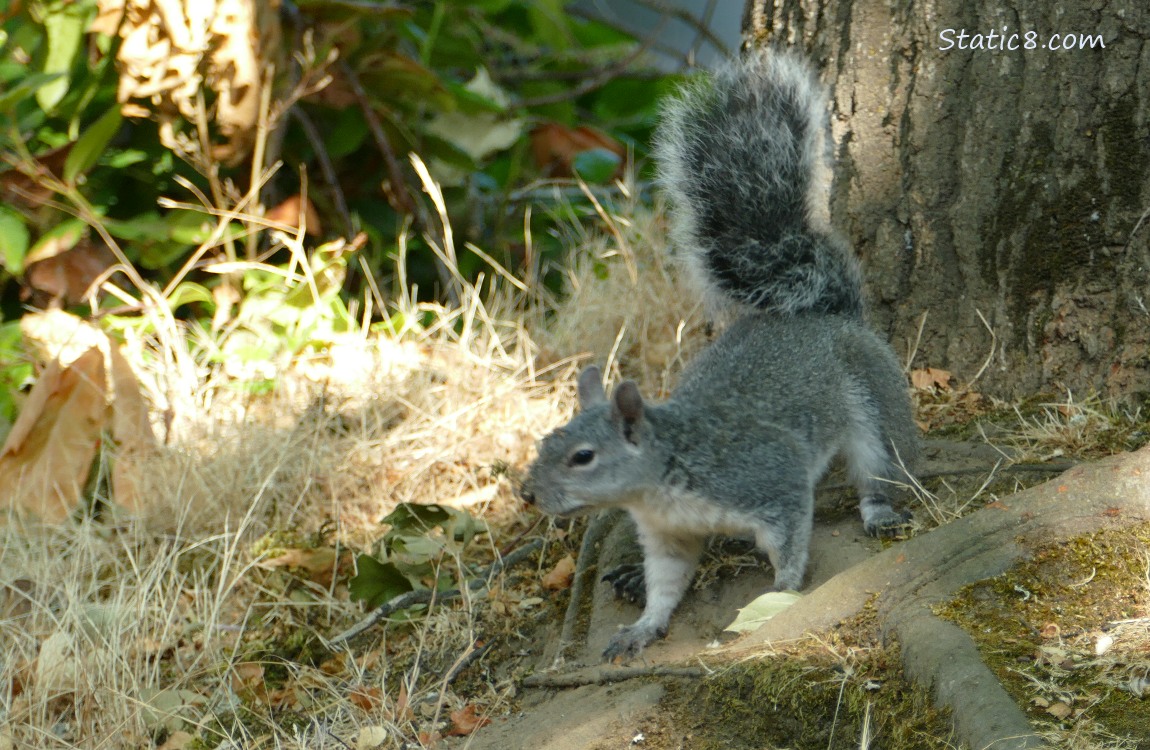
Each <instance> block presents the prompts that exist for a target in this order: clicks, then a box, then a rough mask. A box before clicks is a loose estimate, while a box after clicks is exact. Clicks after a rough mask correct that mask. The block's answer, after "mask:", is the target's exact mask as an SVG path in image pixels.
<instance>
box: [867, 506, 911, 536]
mask: <svg viewBox="0 0 1150 750" xmlns="http://www.w3.org/2000/svg"><path fill="white" fill-rule="evenodd" d="M913 518H914V517H913V516H912V515H911V514H910V512H909V511H905V510H904V511H901V512H900V511H896V510H894V509H893V508H887V509H885V510H884V511H882V512H879V513H875V514H874V515H873V516H872V517H871V518H868V519H866V521H865V522H864V523H863V530H864V531H866V533H867V534H869V535H870V536H876V537H878V538H879V539H902V538H905V537H907V536H909V534H908V532H909V531H910V527H911V521H912V520H913Z"/></svg>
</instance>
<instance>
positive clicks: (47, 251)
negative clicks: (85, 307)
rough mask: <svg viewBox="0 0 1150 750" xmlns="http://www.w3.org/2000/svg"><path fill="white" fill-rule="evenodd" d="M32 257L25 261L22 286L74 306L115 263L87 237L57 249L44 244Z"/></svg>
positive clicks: (101, 248)
mask: <svg viewBox="0 0 1150 750" xmlns="http://www.w3.org/2000/svg"><path fill="white" fill-rule="evenodd" d="M34 256H35V257H33V255H29V256H28V257H27V258H26V259H25V262H26V266H25V268H24V281H25V283H26V284H27V285H28V286H29V287H31V288H32V289H34V290H36V291H37V292H40V293H42V294H43V295H45V297H47V298H50V299H54V300H55V299H58V300H63V302H64V304H65V305H78V304H80V303H82V302H83V301H84V300H85V299H87V294H88V291H89V289H91V288H92V285H93V284H94V283H95V282H96V281H98V280H100V279H101V278H102V277H103V276H104V274H106V273H107V271H108V269H110V268H111V267H112V266H113V265H115V263H116V258H115V256H113V255H112V253H111V251H110V250H108V248H106V247H104V245H102V244H97V243H96V242H93V241H92V240H90V239H87V238H82V239H80V240H79V241H78V242H76V244H75V245H74V246H71V247H67V248H59V249H58V248H56V247H55V246H54V245H53V243H51V242H48V243H45V245H44V246H43V247H42V248H41V249H40V251H39V252H37V253H35V254H34Z"/></svg>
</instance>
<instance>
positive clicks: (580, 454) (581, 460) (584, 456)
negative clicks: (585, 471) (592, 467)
mask: <svg viewBox="0 0 1150 750" xmlns="http://www.w3.org/2000/svg"><path fill="white" fill-rule="evenodd" d="M594 460H595V451H593V450H591V449H590V448H583V449H581V450H577V451H575V452H574V453H572V454H571V465H572V466H586V465H587V464H589V463H591V462H592V461H594Z"/></svg>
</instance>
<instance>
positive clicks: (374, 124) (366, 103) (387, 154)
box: [339, 62, 426, 227]
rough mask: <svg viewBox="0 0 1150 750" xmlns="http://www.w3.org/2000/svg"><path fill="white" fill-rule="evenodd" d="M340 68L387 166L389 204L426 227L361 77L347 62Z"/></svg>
mask: <svg viewBox="0 0 1150 750" xmlns="http://www.w3.org/2000/svg"><path fill="white" fill-rule="evenodd" d="M339 67H340V70H341V71H342V72H343V74H344V76H345V77H346V78H347V82H348V85H350V86H351V90H352V93H353V94H355V100H356V102H357V103H358V104H359V109H360V111H361V112H363V119H365V120H366V121H367V127H368V129H369V130H370V131H371V137H372V138H373V139H374V140H375V145H376V148H378V149H379V152H380V154H382V155H383V161H384V163H385V164H386V165H387V180H388V183H389V184H390V185H391V189H390V190H389V191H388V196H387V198H388V202H389V203H391V206H392V208H394V209H395V210H396V211H399V212H400V213H404V214H408V215H410V216H413V217H415V218H416V220H417V221H418V222H419V226H420V227H423V226H425V225H426V222H424V221H422V218H423V217H422V216H420V215H418V213H417V210H416V205H415V201H414V200H413V199H412V197H411V193H409V192H408V191H407V182H406V181H405V180H404V179H403V170H402V169H401V168H400V166H399V160H398V159H396V158H395V152H394V151H392V149H391V142H390V141H388V140H387V134H386V133H384V132H383V123H382V122H381V121H380V119H379V115H378V114H376V112H375V107H373V106H371V100H370V99H368V97H367V91H366V90H364V88H363V84H362V83H361V82H360V80H359V76H358V75H356V72H355V71H354V70H352V68H351V66H350V65H348V64H347V63H346V62H340V64H339Z"/></svg>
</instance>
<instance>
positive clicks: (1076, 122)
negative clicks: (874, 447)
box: [744, 0, 1150, 400]
mask: <svg viewBox="0 0 1150 750" xmlns="http://www.w3.org/2000/svg"><path fill="white" fill-rule="evenodd" d="M754 21H757V22H758V27H759V28H758V29H757V30H755V29H751V30H750V31H751V33H752V34H753V35H754V36H755V37H756V38H754V39H753V40H751V42H750V43H752V44H762V43H764V39H763V37H764V36H766V37H767V41H769V42H771V43H781V44H784V45H793V46H799V47H801V48H803V49H805V50H806V51H807V52H808V53H809V54H810V56H811V57H812V59H813V60H814V61H815V63H816V65H818V66H819V67H820V68H821V69H822V71H823V77H824V80H826V81H827V83H828V85H829V86H830V89H831V92H832V96H833V99H834V111H833V114H832V135H833V138H834V144H835V155H836V165H835V169H836V176H835V181H834V184H833V187H832V195H831V212H832V216H833V218H834V222H835V224H836V225H837V226H838V227H839V228H840V229H841V230H843V231H845V232H846V234H847V236H848V237H849V239H850V240H851V241H852V243H853V245H854V247H855V248H856V249H857V251H858V252H859V254H860V256H861V257H862V259H863V261H864V263H865V264H866V269H867V286H868V295H869V299H870V302H871V305H870V309H871V318H872V323H873V324H874V325H875V326H876V327H878V328H879V329H881V330H885V331H886V332H887V333H889V334H890V336H891V340H892V341H893V342H894V343H895V345H896V348H904V350H905V351H906V352H907V353H908V355H909V353H910V352H912V351H913V352H914V359H913V362H912V366H914V367H923V366H927V365H929V366H933V367H941V368H945V369H948V370H950V371H952V372H953V373H954V374H955V376H956V378H957V380H958V381H959V383H960V384H965V383H967V382H969V381H971V380H974V379H975V378H976V376H977V378H978V379H977V384H976V388H977V389H979V390H983V391H987V392H991V393H995V394H997V395H1001V396H1006V397H1013V396H1018V395H1020V394H1024V393H1035V392H1038V391H1048V392H1052V393H1056V394H1057V393H1060V392H1064V391H1065V390H1069V391H1070V392H1071V393H1072V394H1073V395H1074V396H1075V397H1076V398H1077V397H1081V396H1083V395H1084V394H1086V393H1088V392H1091V391H1099V392H1101V393H1103V394H1105V395H1116V396H1122V397H1124V398H1126V399H1128V400H1137V399H1141V398H1145V397H1146V396H1147V395H1148V394H1150V357H1148V356H1147V351H1150V286H1148V281H1150V220H1147V221H1145V222H1143V223H1142V224H1141V226H1139V222H1140V219H1144V218H1146V212H1147V210H1148V207H1150V44H1148V43H1147V42H1148V40H1150V6H1147V5H1146V3H1144V2H1142V0H1117V1H1110V2H1108V1H1107V0H1076V2H1073V3H1048V2H1046V1H1045V0H1005V1H1004V0H935V1H933V2H931V1H929V0H903V1H902V2H898V3H875V2H868V1H866V0H857V1H856V0H751V1H750V2H748V8H747V12H746V13H745V16H744V23H745V31H746V30H747V28H746V24H750V23H752V22H754ZM1004 28H1005V34H1006V35H1007V37H1008V38H1009V35H1011V34H1015V33H1017V34H1018V35H1019V37H1018V38H1017V40H1016V41H1017V43H1018V44H1019V45H1020V48H1019V49H1017V50H1014V51H1010V50H1006V49H1000V47H1001V46H1002V45H1003V41H1004V37H1003V29H1004ZM948 29H949V30H951V31H950V32H946V30H948ZM992 30H993V31H994V32H995V35H996V36H995V37H993V38H988V36H987V35H989V33H990V32H991V31H992ZM960 31H965V32H966V33H967V35H968V37H967V39H966V41H965V45H964V46H965V47H967V48H966V49H960V48H959V41H960V37H959V36H958V34H959V32H960ZM975 34H981V35H982V37H981V38H975V37H974V36H973V35H975ZM1054 34H1059V35H1067V36H1064V37H1061V38H1062V39H1066V38H1069V37H1070V36H1072V37H1073V39H1074V40H1075V41H1077V39H1078V37H1079V35H1099V36H1100V38H1101V40H1102V44H1104V47H1101V46H1095V47H1094V48H1093V49H1090V48H1089V47H1087V48H1086V49H1074V50H1052V49H1043V48H1041V46H1040V47H1039V48H1036V49H1025V48H1022V47H1024V46H1025V45H1026V44H1027V43H1028V42H1030V41H1033V42H1034V43H1035V44H1038V45H1042V44H1044V43H1046V42H1047V41H1049V40H1050V38H1051V36H1052V35H1054ZM977 43H981V47H982V48H981V49H971V46H972V45H975V44H977ZM948 46H950V48H949V49H942V48H944V47H948ZM924 314H925V315H926V316H927V317H926V321H925V325H924V326H923V328H922V336H921V340H918V343H917V346H915V341H916V339H917V332H918V330H919V326H920V322H921V320H922V317H923V315H924ZM984 319H985V322H984ZM904 342H905V343H904ZM984 364H985V365H986V367H985V369H983V367H984ZM980 373H981V374H980Z"/></svg>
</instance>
